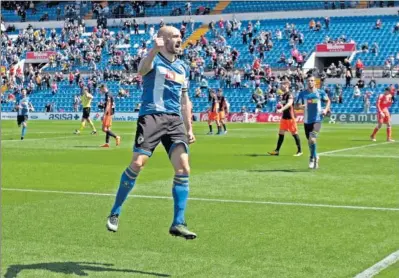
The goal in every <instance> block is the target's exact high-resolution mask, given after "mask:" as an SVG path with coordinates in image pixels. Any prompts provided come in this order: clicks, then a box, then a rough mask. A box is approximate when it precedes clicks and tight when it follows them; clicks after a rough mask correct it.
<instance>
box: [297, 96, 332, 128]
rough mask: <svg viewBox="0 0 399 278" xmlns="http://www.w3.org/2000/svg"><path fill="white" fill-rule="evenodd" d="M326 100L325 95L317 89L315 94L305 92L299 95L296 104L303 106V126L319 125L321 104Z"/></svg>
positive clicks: (321, 116)
mask: <svg viewBox="0 0 399 278" xmlns="http://www.w3.org/2000/svg"><path fill="white" fill-rule="evenodd" d="M327 99H328V96H327V94H326V93H325V92H324V91H321V90H318V89H316V91H315V92H309V91H307V90H305V91H302V92H300V93H299V95H298V98H297V101H296V103H300V104H303V105H305V111H304V119H303V121H304V123H305V124H313V123H319V122H321V121H322V120H323V115H322V106H321V102H322V101H327Z"/></svg>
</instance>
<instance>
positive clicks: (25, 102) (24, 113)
mask: <svg viewBox="0 0 399 278" xmlns="http://www.w3.org/2000/svg"><path fill="white" fill-rule="evenodd" d="M15 108H16V109H17V124H18V127H20V126H21V125H22V131H21V140H24V138H25V135H26V130H27V128H28V118H29V110H33V106H32V104H31V103H30V102H29V97H27V96H26V90H25V89H22V90H21V94H20V95H19V96H18V97H17V101H16V106H15Z"/></svg>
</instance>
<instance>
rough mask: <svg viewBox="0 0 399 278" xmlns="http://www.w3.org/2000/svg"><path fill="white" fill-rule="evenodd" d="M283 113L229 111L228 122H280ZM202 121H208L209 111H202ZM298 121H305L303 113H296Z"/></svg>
mask: <svg viewBox="0 0 399 278" xmlns="http://www.w3.org/2000/svg"><path fill="white" fill-rule="evenodd" d="M281 116H282V114H277V113H229V114H228V115H226V120H227V122H231V123H278V122H280V120H281ZM200 121H201V122H203V121H208V113H207V112H205V113H200ZM296 121H297V123H303V114H302V113H298V114H297V115H296Z"/></svg>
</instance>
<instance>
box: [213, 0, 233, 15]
mask: <svg viewBox="0 0 399 278" xmlns="http://www.w3.org/2000/svg"><path fill="white" fill-rule="evenodd" d="M230 2H231V1H219V3H218V4H217V5H216V7H215V8H214V9H213V10H212V11H211V13H210V14H221V13H223V11H224V9H226V8H227V6H228V5H229V4H230Z"/></svg>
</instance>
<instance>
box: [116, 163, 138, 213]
mask: <svg viewBox="0 0 399 278" xmlns="http://www.w3.org/2000/svg"><path fill="white" fill-rule="evenodd" d="M137 175H138V173H136V172H134V171H133V169H132V168H130V166H129V167H127V168H126V170H125V171H124V172H123V174H122V176H121V182H120V184H119V189H118V193H116V199H115V203H114V206H113V207H112V210H111V215H112V214H117V215H119V214H120V213H121V208H122V204H123V203H124V202H125V200H126V198H127V196H128V195H129V192H130V191H131V190H132V189H133V187H134V184H135V183H136V178H137Z"/></svg>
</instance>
